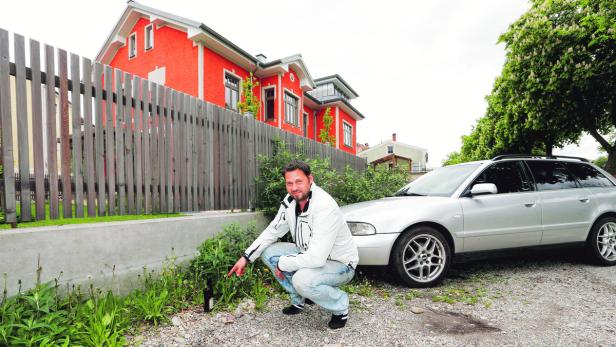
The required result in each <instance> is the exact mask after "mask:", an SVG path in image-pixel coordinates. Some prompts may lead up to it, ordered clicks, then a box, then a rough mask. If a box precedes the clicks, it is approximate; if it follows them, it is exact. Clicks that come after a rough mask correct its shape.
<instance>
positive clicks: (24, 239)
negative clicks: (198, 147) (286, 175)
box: [0, 212, 268, 295]
mask: <svg viewBox="0 0 616 347" xmlns="http://www.w3.org/2000/svg"><path fill="white" fill-rule="evenodd" d="M252 221H255V222H256V225H257V229H258V230H261V229H263V228H265V226H266V225H267V223H268V221H267V220H266V218H265V217H264V216H263V215H262V214H260V213H227V212H204V213H199V214H193V215H190V216H184V217H175V218H164V219H151V220H138V221H127V222H109V223H96V224H79V225H66V226H55V227H40V228H28V229H15V230H6V231H0V274H3V273H6V274H7V278H8V281H7V285H8V293H9V295H13V294H16V293H17V291H18V288H19V287H18V280H21V281H22V290H25V289H27V288H32V287H33V286H34V285H35V283H36V268H37V261H38V259H39V257H40V265H41V267H42V273H41V281H42V282H47V281H53V279H54V278H58V277H60V283H61V284H62V285H63V286H66V283H70V284H71V285H72V284H76V285H81V287H82V288H84V289H85V288H86V287H88V286H89V283H90V282H92V283H93V284H94V285H95V286H96V287H100V288H108V289H113V290H114V291H118V292H122V293H126V292H127V291H128V290H130V289H132V288H135V287H136V286H139V285H140V283H139V280H138V277H137V275H138V274H141V273H142V272H143V266H147V268H148V269H149V270H152V269H153V270H156V271H158V270H160V269H161V268H162V265H163V263H164V262H165V260H166V259H167V258H168V257H170V256H172V255H174V256H176V257H177V262H178V263H180V262H185V261H187V260H189V259H190V258H192V257H194V255H195V253H196V250H197V246H198V245H199V244H201V243H202V242H203V241H204V240H206V239H208V238H210V237H212V236H214V235H215V234H216V233H218V232H219V231H221V230H222V227H223V226H224V225H227V224H230V223H233V222H237V223H240V224H241V225H247V224H248V223H250V222H252ZM172 249H173V251H172ZM239 256H240V254H238V257H239ZM114 267H115V270H114ZM61 273H62V274H61Z"/></svg>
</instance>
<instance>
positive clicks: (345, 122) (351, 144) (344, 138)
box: [342, 120, 353, 148]
mask: <svg viewBox="0 0 616 347" xmlns="http://www.w3.org/2000/svg"><path fill="white" fill-rule="evenodd" d="M345 125H348V126H349V128H350V129H351V138H350V139H349V140H350V141H351V143H349V144H347V143H346V137H345V136H344V135H345V133H344V126H345ZM342 143H343V144H344V145H345V146H347V147H349V148H353V126H352V125H351V123H349V122H347V121H345V120H343V121H342Z"/></svg>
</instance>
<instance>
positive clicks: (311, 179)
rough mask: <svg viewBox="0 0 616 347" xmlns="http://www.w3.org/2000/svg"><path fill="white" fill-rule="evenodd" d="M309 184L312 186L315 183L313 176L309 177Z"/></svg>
mask: <svg viewBox="0 0 616 347" xmlns="http://www.w3.org/2000/svg"><path fill="white" fill-rule="evenodd" d="M308 182H309V183H310V184H312V183H313V182H314V176H312V174H310V175H308Z"/></svg>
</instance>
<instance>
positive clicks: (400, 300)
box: [395, 294, 406, 309]
mask: <svg viewBox="0 0 616 347" xmlns="http://www.w3.org/2000/svg"><path fill="white" fill-rule="evenodd" d="M404 299H405V297H404V294H396V297H395V304H396V306H398V307H399V308H400V309H405V308H406V304H405V300H404Z"/></svg>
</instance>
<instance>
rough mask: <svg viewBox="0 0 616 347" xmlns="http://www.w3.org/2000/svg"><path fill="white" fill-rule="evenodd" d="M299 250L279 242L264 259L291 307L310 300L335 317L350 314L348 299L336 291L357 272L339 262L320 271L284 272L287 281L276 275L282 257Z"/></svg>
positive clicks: (332, 262)
mask: <svg viewBox="0 0 616 347" xmlns="http://www.w3.org/2000/svg"><path fill="white" fill-rule="evenodd" d="M299 252H300V249H299V248H297V246H295V244H293V243H288V242H277V243H274V244H272V245H270V246H269V247H267V248H266V249H265V250H264V251H263V253H262V254H261V259H262V260H263V262H264V263H265V265H267V267H268V268H269V269H270V270H271V271H272V274H274V278H276V280H277V281H278V282H280V284H281V285H282V287H283V288H284V290H286V291H287V292H288V293H289V294H290V295H291V304H294V305H302V304H304V298H308V299H310V300H312V301H314V303H316V304H317V305H319V306H321V307H323V308H324V309H325V310H327V311H329V312H331V313H332V314H343V313H347V312H348V310H349V296H348V295H347V293H345V292H344V291H343V290H340V289H339V288H336V287H338V286H341V285H343V284H345V283H348V282H350V281H351V279H353V276H354V275H355V270H354V269H353V268H351V267H350V266H348V265H346V264H343V263H341V262H339V261H334V260H327V262H326V263H325V265H323V266H321V267H317V268H303V269H299V270H297V271H295V272H285V271H283V272H282V273H283V275H284V279H280V278H278V276H276V275H275V273H276V265H277V264H278V259H279V258H280V257H281V256H283V255H289V254H298V253H299Z"/></svg>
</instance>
